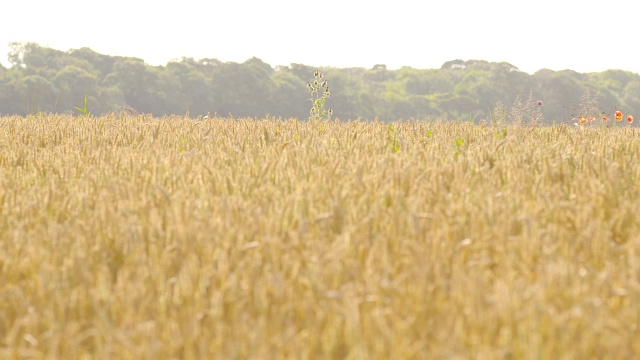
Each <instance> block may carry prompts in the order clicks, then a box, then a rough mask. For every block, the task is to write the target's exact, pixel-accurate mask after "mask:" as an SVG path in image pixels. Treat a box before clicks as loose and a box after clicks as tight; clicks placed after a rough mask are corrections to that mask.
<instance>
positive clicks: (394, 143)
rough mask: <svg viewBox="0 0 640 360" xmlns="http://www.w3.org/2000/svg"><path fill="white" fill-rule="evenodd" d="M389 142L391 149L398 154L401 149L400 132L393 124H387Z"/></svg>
mask: <svg viewBox="0 0 640 360" xmlns="http://www.w3.org/2000/svg"><path fill="white" fill-rule="evenodd" d="M387 143H388V146H389V150H390V151H391V152H392V153H394V154H396V153H397V152H398V151H400V143H399V142H398V134H397V133H396V129H395V128H394V127H393V125H391V124H389V125H387Z"/></svg>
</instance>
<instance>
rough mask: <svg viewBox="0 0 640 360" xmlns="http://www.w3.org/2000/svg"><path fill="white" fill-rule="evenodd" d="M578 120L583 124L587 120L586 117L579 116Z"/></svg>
mask: <svg viewBox="0 0 640 360" xmlns="http://www.w3.org/2000/svg"><path fill="white" fill-rule="evenodd" d="M579 121H580V124H584V123H586V122H587V121H589V120H587V119H586V118H583V117H581V118H580V120H579Z"/></svg>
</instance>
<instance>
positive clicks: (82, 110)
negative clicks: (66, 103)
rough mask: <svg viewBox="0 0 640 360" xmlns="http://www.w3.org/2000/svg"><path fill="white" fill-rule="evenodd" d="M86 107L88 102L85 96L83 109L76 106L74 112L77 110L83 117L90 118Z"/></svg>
mask: <svg viewBox="0 0 640 360" xmlns="http://www.w3.org/2000/svg"><path fill="white" fill-rule="evenodd" d="M88 105H89V100H87V96H86V95H85V96H84V105H83V107H79V106H76V110H78V111H79V112H80V113H81V114H82V115H83V116H85V117H91V112H90V111H89V109H88V108H87V106H88Z"/></svg>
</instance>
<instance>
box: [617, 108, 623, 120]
mask: <svg viewBox="0 0 640 360" xmlns="http://www.w3.org/2000/svg"><path fill="white" fill-rule="evenodd" d="M616 120H618V121H622V111H618V110H616Z"/></svg>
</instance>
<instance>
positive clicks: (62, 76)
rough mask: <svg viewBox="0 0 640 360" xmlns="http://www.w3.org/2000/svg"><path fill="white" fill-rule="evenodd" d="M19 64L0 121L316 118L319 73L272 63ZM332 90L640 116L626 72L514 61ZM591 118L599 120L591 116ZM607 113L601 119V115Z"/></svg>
mask: <svg viewBox="0 0 640 360" xmlns="http://www.w3.org/2000/svg"><path fill="white" fill-rule="evenodd" d="M10 49H11V50H10V52H9V54H8V60H9V63H10V64H11V66H10V67H4V66H2V65H0V115H22V116H27V115H29V114H35V113H42V112H48V113H61V112H68V111H75V110H74V109H75V108H76V106H80V105H82V104H83V101H84V99H85V97H86V99H87V103H88V106H89V109H90V111H91V112H92V113H93V114H96V115H99V114H104V113H108V112H112V111H115V110H116V109H119V108H123V107H127V108H131V109H135V111H136V112H138V113H148V114H153V115H155V116H163V115H166V114H186V113H187V112H188V113H189V114H190V116H193V117H196V116H203V115H206V114H211V115H213V114H217V115H218V116H234V117H264V116H267V115H268V116H275V117H282V118H298V119H307V118H308V117H309V109H310V107H311V102H310V101H309V92H308V88H307V82H308V81H311V80H312V79H313V73H314V71H315V70H316V67H312V66H309V65H303V64H295V63H294V64H290V65H287V66H282V65H279V66H275V67H273V66H271V65H269V64H267V63H265V62H263V61H262V60H260V59H258V58H255V57H254V58H251V59H248V60H247V61H245V62H243V63H236V62H222V61H219V60H217V59H212V58H206V59H193V58H186V57H184V58H182V59H179V60H175V61H171V62H169V63H167V64H166V65H164V66H151V65H148V64H146V63H145V62H144V61H143V60H142V59H138V58H132V57H121V56H109V55H103V54H99V53H97V52H95V51H92V50H91V49H89V48H81V49H72V50H69V51H60V50H55V49H51V48H47V47H42V46H39V45H38V44H35V43H12V44H11V45H10ZM320 70H321V71H322V72H323V73H324V78H325V79H326V80H327V81H328V83H329V86H330V89H331V98H330V100H328V102H327V106H330V107H331V108H332V109H333V112H334V114H335V116H336V117H338V118H340V119H344V120H346V119H357V118H360V119H374V118H379V119H381V120H397V119H409V118H416V119H427V118H431V119H440V120H469V119H474V120H478V119H489V118H491V117H492V116H495V113H494V111H495V109H496V104H503V105H504V106H505V107H507V108H508V107H509V106H511V105H512V104H522V103H523V102H527V101H531V100H532V99H534V100H535V101H536V102H537V101H538V100H540V101H542V103H543V104H544V107H543V108H542V111H543V114H544V119H545V120H546V121H548V122H549V121H554V122H560V121H571V120H572V119H573V118H576V117H579V116H582V115H591V113H595V112H598V111H606V112H610V113H612V112H613V111H614V109H618V110H621V111H623V112H625V113H630V114H634V115H635V114H636V112H637V111H640V75H638V74H636V73H632V72H627V71H621V70H608V71H604V72H599V73H578V72H575V71H572V70H564V71H552V70H546V69H545V70H540V71H538V72H536V73H534V74H532V75H530V74H527V73H525V72H522V71H520V70H519V69H518V68H517V67H516V66H514V65H511V64H508V63H504V62H501V63H492V62H487V61H482V60H468V61H463V60H453V61H448V62H446V63H444V64H443V65H442V67H441V68H439V69H415V68H411V67H403V68H401V69H398V70H389V69H387V68H386V66H385V65H382V64H380V65H376V66H374V67H373V68H371V69H365V68H333V67H326V68H320ZM587 113H589V114H587ZM595 115H597V114H595Z"/></svg>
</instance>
